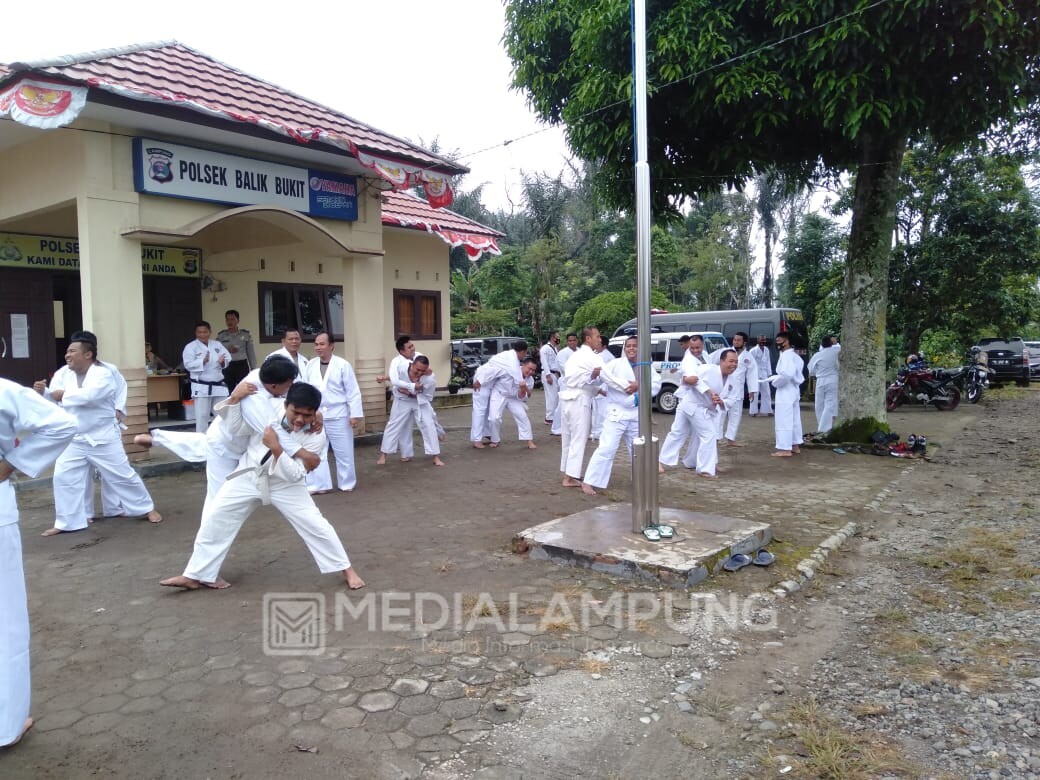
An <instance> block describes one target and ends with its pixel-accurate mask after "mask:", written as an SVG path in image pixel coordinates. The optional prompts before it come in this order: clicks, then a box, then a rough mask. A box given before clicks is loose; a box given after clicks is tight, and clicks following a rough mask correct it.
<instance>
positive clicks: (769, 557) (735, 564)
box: [722, 549, 776, 571]
mask: <svg viewBox="0 0 1040 780" xmlns="http://www.w3.org/2000/svg"><path fill="white" fill-rule="evenodd" d="M775 560H776V556H775V555H773V553H771V552H769V550H766V549H761V550H759V551H758V552H756V553H755V557H754V558H752V557H751V556H750V555H745V554H744V553H737V554H736V555H731V556H730V557H729V559H728V560H727V561H726V562H725V563H724V564H722V568H723V569H724V570H725V571H740V570H741V569H743V568H744V567H745V566H747V565H749V564H752V563H753V564H755V566H771V565H772V564H773V562H774V561H775Z"/></svg>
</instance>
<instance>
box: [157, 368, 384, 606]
mask: <svg viewBox="0 0 1040 780" xmlns="http://www.w3.org/2000/svg"><path fill="white" fill-rule="evenodd" d="M271 403H272V416H271V418H272V425H280V426H281V427H282V428H283V430H284V431H286V432H288V433H289V434H290V436H291V438H292V439H294V440H295V441H296V442H297V443H298V444H299V446H300V447H301V448H302V449H305V450H307V451H308V452H311V453H314V454H315V455H319V457H320V456H321V455H322V454H324V452H325V451H326V449H327V448H328V439H326V437H325V434H324V433H312V432H311V425H312V424H313V422H314V418H315V415H316V414H317V411H318V407H319V406H320V405H321V393H320V392H318V390H317V388H315V387H312V386H311V385H308V384H306V383H304V382H298V383H296V384H294V385H293V386H292V387H291V388H289V392H288V393H287V394H286V397H285V405H284V415H283V416H282V417H281V419H280V420H278V419H277V412H276V409H275V405H276V404H277V403H278V402H277V401H272V402H271ZM238 406H239V404H234V403H231V402H230V399H229V404H228V407H227V409H228V413H227V416H226V418H225V424H227V425H229V426H231V427H232V429H239V428H241V426H242V425H243V421H242V420H241V418H240V410H239V409H238ZM238 465H239V473H236V474H233V475H232V476H231V477H229V478H228V480H227V482H225V483H224V485H223V487H221V488H220V492H219V493H217V497H216V499H215V500H214V501H213V502H212V503H211V504H210V505H209V506H207V508H206V511H205V513H204V514H203V517H202V525H201V527H200V528H199V532H198V534H197V535H196V537H195V549H194V551H193V552H192V555H191V559H190V560H189V561H188V565H187V567H185V569H184V574H183V575H181V576H180V577H170V578H169V579H165V580H162V581H160V583H159V584H160V585H165V586H167V587H174V588H185V589H187V590H196V589H198V588H199V587H200V586H201V585H205V586H206V587H209V588H216V589H222V588H227V587H229V583H227V582H226V581H225V580H223V579H221V578H220V577H219V574H220V567H221V564H223V562H224V558H225V557H226V556H227V553H228V550H230V549H231V544H232V542H234V540H235V536H236V535H237V534H238V531H239V529H240V528H241V527H242V524H243V523H244V522H245V521H246V520H247V519H248V518H249V516H250V515H251V514H252V513H253V512H254V511H255V510H256V508H257V507H258V506H260V505H261V504H263V505H267V504H273V505H274V507H275V508H276V509H277V510H278V511H279V512H281V514H282V516H283V517H284V518H285V519H286V520H288V521H289V523H290V524H291V525H292V526H293V528H294V529H295V530H296V533H298V534H299V535H300V538H302V539H303V541H304V543H305V544H306V545H307V549H309V550H310V553H311V556H312V557H313V558H314V561H315V563H317V564H318V570H319V571H321V572H322V573H323V574H328V573H330V572H342V573H343V579H344V580H345V581H346V583H347V587H349V588H350V589H351V590H356V589H358V588H363V587H364V586H365V582H364V580H362V579H361V577H359V576H358V574H357V572H355V571H354V569H353V568H352V567H351V565H350V559H349V558H348V557H347V552H346V550H345V549H344V548H343V543H342V542H341V541H340V539H339V536H337V534H336V531H335V529H334V528H333V527H332V525H331V524H330V523H329V521H328V520H326V519H325V517H324V516H323V515H322V514H321V512H320V511H319V510H318V507H316V506H315V505H314V499H313V498H311V495H310V493H308V492H307V485H306V482H305V477H306V476H307V470H306V468H305V466H304V465H303V464H302V463H301V462H300V461H299V460H297V459H296V458H293V457H290V456H289V455H288V454H287V453H286V452H285V450H284V449H283V448H282V445H281V443H280V442H279V439H278V434H277V433H276V432H275V430H274V428H273V427H271V426H270V425H269V426H268V427H267V429H266V430H265V431H264V433H263V435H258V434H255V433H254V434H253V435H252V436H251V438H250V442H249V449H248V450H246V453H245V455H243V456H242V460H241V461H239V464H238Z"/></svg>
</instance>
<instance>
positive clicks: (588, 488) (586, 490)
mask: <svg viewBox="0 0 1040 780" xmlns="http://www.w3.org/2000/svg"><path fill="white" fill-rule="evenodd" d="M581 492H582V493H584V494H585V495H587V496H594V495H596V491H595V490H593V489H592V487H591V486H589V485H584V484H583V485H582V486H581Z"/></svg>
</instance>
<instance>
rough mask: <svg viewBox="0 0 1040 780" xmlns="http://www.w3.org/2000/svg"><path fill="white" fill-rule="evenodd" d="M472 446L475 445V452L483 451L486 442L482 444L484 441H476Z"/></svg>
mask: <svg viewBox="0 0 1040 780" xmlns="http://www.w3.org/2000/svg"><path fill="white" fill-rule="evenodd" d="M472 444H473V449H475V450H482V449H484V442H482V441H475V442H472Z"/></svg>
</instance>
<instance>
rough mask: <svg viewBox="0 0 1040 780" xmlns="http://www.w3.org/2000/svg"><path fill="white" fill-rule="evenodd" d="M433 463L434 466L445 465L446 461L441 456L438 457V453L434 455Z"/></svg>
mask: <svg viewBox="0 0 1040 780" xmlns="http://www.w3.org/2000/svg"><path fill="white" fill-rule="evenodd" d="M433 465H434V466H443V465H444V461H443V460H441V459H440V458H438V457H437V456H436V455H434V456H433Z"/></svg>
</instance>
